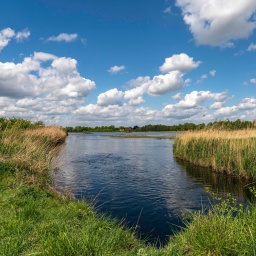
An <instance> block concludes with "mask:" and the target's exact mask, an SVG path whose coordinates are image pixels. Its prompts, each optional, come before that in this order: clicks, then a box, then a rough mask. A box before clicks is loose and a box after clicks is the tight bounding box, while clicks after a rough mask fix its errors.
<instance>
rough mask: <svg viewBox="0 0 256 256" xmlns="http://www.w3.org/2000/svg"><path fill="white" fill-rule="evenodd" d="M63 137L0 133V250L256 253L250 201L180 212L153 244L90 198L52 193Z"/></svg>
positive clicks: (53, 131)
mask: <svg viewBox="0 0 256 256" xmlns="http://www.w3.org/2000/svg"><path fill="white" fill-rule="evenodd" d="M182 136H185V134H184V135H182ZM186 136H188V135H186ZM193 136H194V138H193V139H192V141H193V140H196V138H197V136H199V135H196V133H195V134H194V135H193ZM229 136H231V135H229ZM237 136H238V133H237ZM243 136H244V137H242V135H241V134H240V135H239V136H238V137H237V138H236V139H235V140H238V142H239V143H241V145H242V144H243V143H244V144H245V146H244V149H247V151H248V152H249V154H251V153H250V150H249V149H248V147H250V143H245V142H243V143H242V142H241V140H250V141H251V136H249V135H247V136H245V135H243ZM65 138H66V133H65V132H64V131H63V130H62V129H61V128H58V127H44V126H40V125H39V126H37V127H30V126H28V127H20V126H19V125H18V126H17V125H14V126H11V127H9V128H6V129H4V130H2V131H1V132H0V193H1V197H0V211H1V214H0V255H118V256H119V255H120V256H121V255H141V256H142V255H145V256H146V255H256V207H255V205H253V204H252V205H251V206H250V207H249V208H247V209H244V208H243V207H242V206H239V205H237V204H236V201H235V200H234V199H232V196H229V197H228V198H226V199H224V200H223V199H220V198H217V199H216V200H218V201H219V203H217V204H216V205H213V206H212V208H211V209H207V211H205V210H204V209H202V211H200V212H195V213H191V214H189V215H186V216H184V223H185V228H183V229H182V231H180V232H179V233H177V234H176V235H174V236H173V237H171V238H170V242H169V244H168V245H167V246H165V247H163V248H162V247H160V248H156V247H155V246H154V245H148V244H147V243H146V242H145V241H142V240H140V239H139V237H138V236H137V234H136V230H135V229H128V228H126V227H125V226H124V224H123V223H122V222H120V221H117V220H113V219H110V218H108V217H106V216H104V215H101V214H98V213H96V212H95V211H94V209H93V206H92V205H89V204H88V203H86V202H84V201H76V200H75V199H73V198H72V196H71V195H69V194H59V193H57V192H56V191H55V189H54V184H53V183H52V181H51V178H50V162H51V159H52V157H54V155H55V154H57V153H58V147H59V145H60V144H61V143H63V142H64V141H65ZM184 138H186V137H184ZM198 138H199V139H201V140H202V138H201V137H198ZM208 138H209V137H208ZM232 138H233V137H232ZM180 140H181V139H180V137H178V138H177V141H175V144H176V146H175V147H176V148H175V152H179V151H177V142H178V143H180ZM190 140H191V137H190V139H189V140H188V141H190ZM222 140H229V138H228V137H227V134H226V135H223V138H222ZM253 143H255V141H254V140H253ZM253 143H251V144H253ZM229 144H232V143H231V141H230V142H229ZM213 145H215V144H213ZM239 145H240V144H239ZM254 145H255V144H254ZM192 149H193V150H195V149H194V148H193V147H191V148H190V150H192ZM226 150H227V149H226ZM237 150H238V149H237ZM254 152H255V151H254ZM197 153H198V154H200V150H199V149H197ZM222 155H224V154H222ZM236 156H237V155H236ZM252 193H254V194H256V191H255V189H253V188H252Z"/></svg>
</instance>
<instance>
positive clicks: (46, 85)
mask: <svg viewBox="0 0 256 256" xmlns="http://www.w3.org/2000/svg"><path fill="white" fill-rule="evenodd" d="M45 61H50V63H49V66H48V67H43V66H42V63H43V62H45ZM94 88H95V83H94V82H93V81H91V80H89V79H85V78H83V77H81V76H80V74H79V72H78V71H77V61H76V60H74V59H71V58H64V57H62V58H59V57H57V56H55V55H52V54H48V53H42V52H35V53H34V55H32V56H30V57H26V58H24V60H23V61H22V62H21V63H17V64H15V63H13V62H6V63H1V62H0V96H5V97H11V98H22V97H27V96H31V97H35V96H37V95H40V94H46V95H47V97H51V98H55V99H57V98H60V97H62V98H65V97H66V98H68V97H75V98H77V97H85V96H87V95H88V93H89V92H90V91H91V90H93V89H94Z"/></svg>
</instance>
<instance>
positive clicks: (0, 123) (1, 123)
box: [0, 117, 44, 131]
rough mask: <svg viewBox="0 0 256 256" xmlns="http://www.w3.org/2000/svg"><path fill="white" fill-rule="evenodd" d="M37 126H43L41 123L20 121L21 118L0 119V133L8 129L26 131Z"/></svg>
mask: <svg viewBox="0 0 256 256" xmlns="http://www.w3.org/2000/svg"><path fill="white" fill-rule="evenodd" d="M38 126H44V123H43V122H42V121H37V122H34V123H33V122H31V121H30V120H26V119H21V118H15V117H13V118H5V117H0V131H3V130H6V129H9V128H19V129H28V128H35V127H38Z"/></svg>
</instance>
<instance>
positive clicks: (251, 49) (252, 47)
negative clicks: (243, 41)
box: [247, 43, 256, 52]
mask: <svg viewBox="0 0 256 256" xmlns="http://www.w3.org/2000/svg"><path fill="white" fill-rule="evenodd" d="M247 51H248V52H252V51H256V44H253V43H251V44H250V45H249V46H248V48H247Z"/></svg>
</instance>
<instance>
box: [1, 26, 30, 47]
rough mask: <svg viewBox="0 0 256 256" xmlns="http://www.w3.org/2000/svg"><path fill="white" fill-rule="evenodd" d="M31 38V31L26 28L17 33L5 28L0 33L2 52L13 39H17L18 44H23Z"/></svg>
mask: <svg viewBox="0 0 256 256" xmlns="http://www.w3.org/2000/svg"><path fill="white" fill-rule="evenodd" d="M29 36H30V31H29V30H28V29H27V28H26V29H24V30H22V31H19V32H17V33H15V30H13V29H11V28H5V29H2V30H1V31H0V51H1V50H2V49H3V48H5V47H6V46H7V45H8V44H9V42H10V41H11V39H13V38H15V39H16V41H17V42H22V41H23V40H24V39H27V38H28V37H29Z"/></svg>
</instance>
